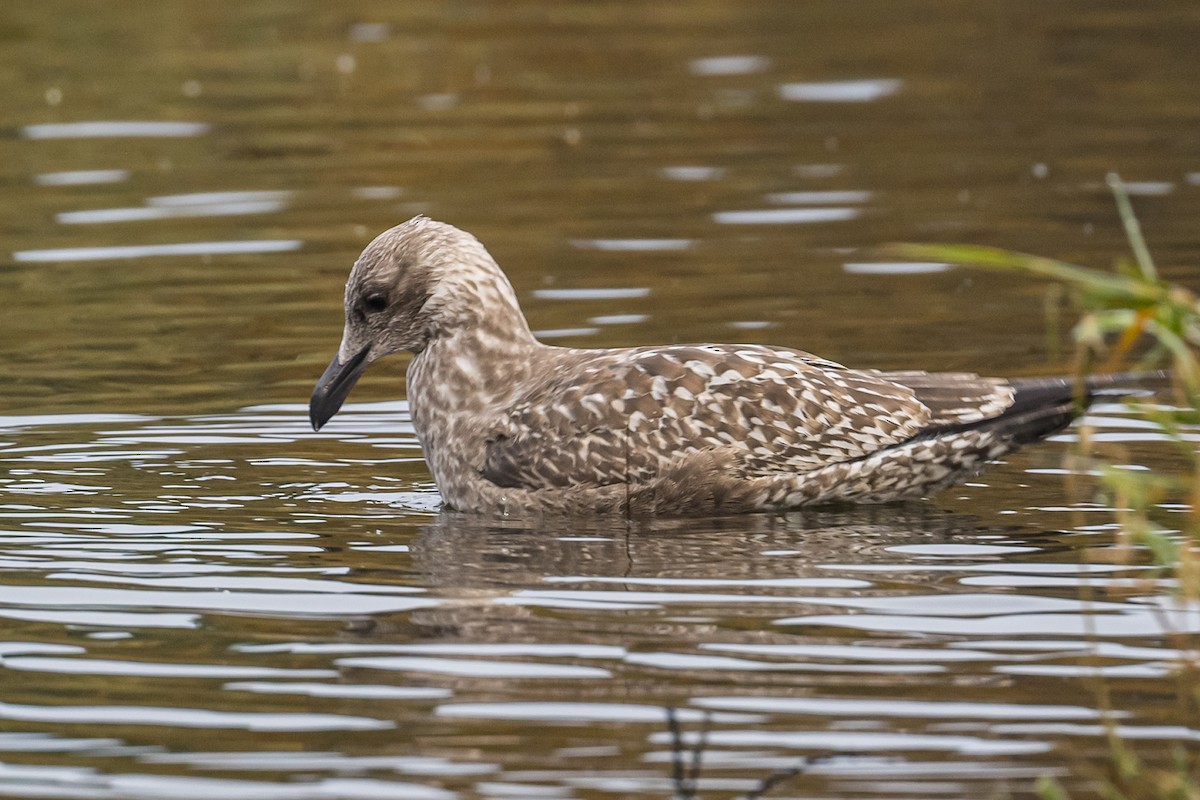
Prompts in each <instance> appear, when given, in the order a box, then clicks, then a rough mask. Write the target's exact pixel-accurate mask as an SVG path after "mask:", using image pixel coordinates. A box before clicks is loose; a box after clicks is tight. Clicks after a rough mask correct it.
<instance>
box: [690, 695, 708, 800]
mask: <svg viewBox="0 0 1200 800" xmlns="http://www.w3.org/2000/svg"><path fill="white" fill-rule="evenodd" d="M711 730H712V714H710V713H708V712H707V711H705V712H704V722H703V723H702V724H701V727H700V738H699V739H698V740H697V741H696V747H695V749H693V750H692V764H691V768H690V769H688V791H689V792H691V794H692V796H693V797H694V796H695V794H696V784H697V783H699V782H700V765H701V762H702V761H703V760H704V750H705V749H706V748H707V747H708V734H709V731H711Z"/></svg>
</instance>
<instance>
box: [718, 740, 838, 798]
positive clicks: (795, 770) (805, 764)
mask: <svg viewBox="0 0 1200 800" xmlns="http://www.w3.org/2000/svg"><path fill="white" fill-rule="evenodd" d="M854 755H857V753H847V752H841V753H825V754H823V755H819V756H810V757H808V758H805V759H802V760H801V762H800V763H799V764H797V765H796V766H794V767H789V768H787V769H780V770H776V771H775V772H773V773H771V774H770V775H768V776H767V777H765V778H763V779H762V780H761V781H759V783H758V786H757V787H755V788H754V789H753V790H752V791H750V792H747V793H746V794H744V795H743V796H742V798H741V800H760V798H762V796H763V795H765V794H766V793H767V792H769V791H771V790H772V789H774V788H775V787H776V786H779V785H780V784H781V783H784V782H785V781H789V780H791V779H792V778H794V777H796V776H797V775H801V774H803V773H805V772H807V771H808V770H809V769H810V768H812V767H815V766H817V765H819V764H824V763H826V762H828V761H833V760H834V759H835V758H845V757H847V756H854Z"/></svg>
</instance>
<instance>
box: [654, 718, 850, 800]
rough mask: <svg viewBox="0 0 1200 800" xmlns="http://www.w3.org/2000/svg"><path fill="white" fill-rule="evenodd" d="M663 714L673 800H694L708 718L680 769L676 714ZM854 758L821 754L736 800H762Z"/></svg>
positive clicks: (709, 726)
mask: <svg viewBox="0 0 1200 800" xmlns="http://www.w3.org/2000/svg"><path fill="white" fill-rule="evenodd" d="M663 710H664V711H666V712H667V729H668V730H669V731H670V732H671V782H672V783H673V784H674V786H675V795H674V800H698V798H699V795H698V794H696V790H697V788H698V787H699V784H700V770H701V768H702V766H703V763H704V751H705V750H706V749H707V748H708V737H709V733H710V732H711V731H712V714H709V713H708V712H705V714H704V720H703V722H702V724H701V728H700V733H699V735H698V737H697V739H696V746H695V747H693V748H691V759H690V763H688V765H687V767H686V768H685V767H684V763H683V762H684V749H685V744H684V737H683V731H682V730H681V728H680V725H679V712H678V710H677V709H674V708H669V707H668V708H664V709H663ZM854 755H858V754H857V753H852V752H835V753H824V754H822V755H818V756H810V757H808V758H802V759H800V762H799V763H798V764H797V765H796V766H794V767H788V768H786V769H779V770H776V771H775V772H773V773H771V774H770V775H768V776H767V777H765V778H763V779H762V780H760V781H759V782H758V786H756V787H754V788H753V789H751V790H750V791H749V792H747V793H746V794H744V795H742V797H741V798H740V800H762V798H763V796H764V795H766V793H767V792H769V791H771V790H772V789H774V788H776V787H777V786H780V785H781V784H783V783H785V782H787V781H789V780H791V779H792V778H794V777H796V776H797V775H802V774H804V773H805V772H807V771H808V770H809V769H810V768H812V767H815V766H817V765H819V764H824V763H827V762H829V761H832V760H834V759H837V758H844V757H847V756H854Z"/></svg>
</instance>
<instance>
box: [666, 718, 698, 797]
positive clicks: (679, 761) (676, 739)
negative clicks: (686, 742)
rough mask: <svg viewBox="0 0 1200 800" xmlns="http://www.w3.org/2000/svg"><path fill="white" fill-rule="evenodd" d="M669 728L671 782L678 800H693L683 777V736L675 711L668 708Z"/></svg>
mask: <svg viewBox="0 0 1200 800" xmlns="http://www.w3.org/2000/svg"><path fill="white" fill-rule="evenodd" d="M666 712H667V728H668V729H669V730H670V731H671V782H672V783H674V784H675V798H676V800H692V797H693V795H692V794H691V793H690V792H688V790H687V785H686V782H685V780H684V777H683V734H682V733H680V731H679V718H678V716H677V715H676V713H675V709H673V708H667V709H666Z"/></svg>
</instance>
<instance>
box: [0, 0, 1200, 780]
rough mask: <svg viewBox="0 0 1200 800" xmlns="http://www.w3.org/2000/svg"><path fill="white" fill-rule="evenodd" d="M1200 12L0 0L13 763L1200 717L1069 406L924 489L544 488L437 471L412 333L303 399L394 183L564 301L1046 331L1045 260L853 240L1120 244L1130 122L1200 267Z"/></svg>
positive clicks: (252, 769)
mask: <svg viewBox="0 0 1200 800" xmlns="http://www.w3.org/2000/svg"><path fill="white" fill-rule="evenodd" d="M64 19H69V20H70V22H71V24H69V25H67V24H64ZM1198 35H1200V19H1198V18H1197V15H1196V12H1195V10H1194V9H1193V8H1192V6H1191V5H1190V4H1185V3H1167V4H1163V5H1160V6H1156V7H1155V8H1154V9H1151V10H1145V9H1124V8H1121V7H1118V6H1112V5H1096V4H1095V3H1084V2H1066V3H1060V4H1057V5H1056V6H1054V7H1053V8H1048V7H1045V6H1044V5H1043V4H1038V3H1032V2H1015V3H1005V4H971V5H962V4H955V3H947V2H937V1H935V0H913V2H905V3H894V2H881V1H878V0H864V2H859V3H852V4H850V3H833V2H813V3H805V4H796V3H792V2H783V1H782V0H780V1H779V2H762V3H757V4H753V5H749V6H748V5H746V4H743V3H726V2H715V1H713V2H710V1H708V0H700V1H698V2H691V3H684V4H676V5H668V6H664V7H661V8H658V7H656V8H650V7H648V6H645V5H644V4H640V3H624V2H609V1H608V0H605V1H604V2H598V3H588V4H559V3H544V2H521V3H510V4H501V5H493V4H484V3H475V2H463V3H453V4H441V3H408V4H403V5H396V4H392V3H379V2H368V1H366V0H364V1H363V2H352V3H348V4H347V3H343V4H336V5H330V4H319V3H297V4H291V5H278V4H271V3H248V4H241V5H239V6H238V7H237V8H232V7H226V6H217V5H211V4H209V5H205V4H184V3H177V2H167V3H161V4H157V5H154V6H150V7H143V6H141V5H138V6H134V5H132V4H129V5H122V4H110V5H104V6H95V5H93V4H84V3H67V4H65V5H64V4H56V5H54V6H50V5H48V4H42V5H38V4H30V3H24V4H21V3H18V4H14V5H13V6H12V7H11V8H6V10H5V13H4V14H3V19H0V37H2V39H3V41H4V47H3V48H0V65H2V66H3V67H4V68H3V69H0V86H2V87H3V90H4V96H5V97H6V99H7V102H6V104H5V107H4V109H3V111H0V115H2V118H3V126H4V130H5V131H6V132H7V134H8V135H7V136H5V137H0V154H2V155H3V159H2V160H0V164H2V165H3V166H0V180H2V181H3V182H4V185H5V187H6V188H7V191H6V192H4V194H3V199H2V200H0V203H3V210H4V214H3V220H4V221H3V223H2V225H3V231H4V245H3V248H0V293H2V296H3V297H4V298H5V299H6V302H5V303H4V313H3V314H2V315H0V362H2V363H3V365H4V369H3V370H2V372H3V375H2V377H0V386H2V387H3V393H2V395H0V396H2V397H3V407H2V408H0V459H3V467H4V472H3V474H2V475H0V570H2V574H0V584H2V586H0V669H2V670H3V681H2V682H0V794H2V795H5V796H12V797H55V798H59V797H61V798H82V797H87V798H161V797H174V798H190V797H196V798H207V797H211V796H213V795H214V794H218V793H219V794H221V795H222V796H225V797H230V798H256V799H257V798H276V797H278V798H284V797H286V798H289V799H291V798H375V797H404V798H416V799H417V800H421V798H437V799H441V798H463V799H464V800H468V799H469V798H514V797H515V798H539V797H554V798H573V797H575V798H604V797H621V798H640V797H647V798H661V797H669V796H671V794H672V791H673V784H672V780H671V775H672V768H673V767H672V762H673V759H674V757H675V755H674V754H675V751H676V750H678V749H679V748H680V747H683V748H688V747H692V746H694V745H696V744H698V743H699V742H700V741H701V740H703V741H704V749H705V754H704V760H703V764H704V766H703V770H702V773H701V780H700V785H699V790H700V794H701V795H702V796H703V797H714V798H721V797H736V796H739V795H740V794H744V793H745V792H748V791H751V790H753V789H754V788H755V787H756V786H757V785H758V782H759V781H761V780H762V779H764V778H766V777H767V776H769V775H771V774H773V773H774V772H775V771H776V770H786V769H791V768H795V767H798V766H801V765H803V764H804V763H805V760H806V759H810V760H812V762H813V763H812V764H811V766H809V768H807V769H806V770H804V771H803V772H802V774H799V775H797V776H796V777H794V778H792V779H791V780H790V781H788V782H787V783H786V784H783V785H781V786H780V787H778V788H777V789H776V790H775V792H774V795H775V796H780V797H784V796H790V797H838V798H877V797H883V796H886V797H912V798H928V797H980V796H1013V797H1023V796H1029V795H1030V794H1031V793H1032V787H1033V782H1034V780H1035V779H1036V778H1037V777H1038V776H1043V775H1052V776H1058V777H1060V779H1062V780H1063V781H1064V782H1065V783H1066V784H1067V785H1068V786H1069V787H1070V788H1072V789H1073V790H1074V791H1075V792H1076V794H1077V796H1086V793H1087V791H1088V785H1089V784H1088V783H1087V782H1088V781H1089V780H1090V775H1091V773H1089V771H1088V770H1089V769H1091V768H1092V767H1095V766H1097V765H1103V764H1104V763H1105V761H1106V758H1107V757H1106V745H1105V730H1106V726H1107V725H1110V724H1113V725H1116V726H1117V728H1118V730H1119V731H1120V733H1121V734H1122V735H1123V736H1124V737H1125V738H1126V739H1128V740H1129V741H1131V742H1133V743H1135V744H1136V745H1138V746H1140V747H1142V748H1143V752H1145V753H1146V754H1147V755H1148V757H1150V758H1152V759H1153V758H1165V754H1166V753H1167V752H1168V751H1169V746H1170V745H1174V744H1179V745H1182V746H1184V747H1188V748H1191V747H1195V746H1197V745H1196V740H1197V738H1198V737H1200V732H1198V730H1197V729H1196V727H1195V724H1194V720H1193V719H1190V718H1189V717H1188V716H1187V715H1186V713H1184V712H1183V711H1182V710H1181V708H1180V706H1179V705H1178V704H1177V702H1176V696H1175V693H1174V686H1173V683H1172V681H1171V676H1172V674H1173V673H1174V671H1175V670H1176V669H1177V668H1178V665H1179V663H1180V661H1181V659H1186V658H1190V657H1192V653H1191V652H1190V651H1189V646H1190V644H1191V643H1192V642H1193V641H1194V640H1193V639H1192V638H1190V635H1191V634H1194V633H1195V632H1196V629H1197V627H1198V626H1200V622H1197V620H1198V619H1200V618H1198V617H1197V615H1196V613H1195V609H1191V608H1181V607H1179V606H1178V605H1177V603H1176V601H1175V600H1174V599H1173V597H1172V595H1171V589H1172V586H1171V584H1170V583H1169V582H1167V581H1163V580H1160V579H1158V577H1157V576H1156V575H1155V573H1154V572H1153V571H1152V570H1149V569H1147V568H1146V567H1145V566H1144V564H1140V563H1137V562H1136V561H1135V563H1132V564H1131V563H1126V562H1124V561H1121V560H1119V559H1117V558H1115V557H1112V552H1113V548H1112V545H1113V539H1114V532H1113V521H1112V520H1113V517H1112V510H1111V509H1110V508H1108V507H1107V506H1106V505H1105V504H1104V503H1092V502H1081V500H1080V498H1081V497H1090V496H1089V495H1079V494H1070V493H1068V492H1067V491H1066V489H1065V488H1064V474H1063V473H1064V472H1066V471H1067V470H1065V469H1064V462H1063V455H1064V453H1065V452H1066V449H1067V446H1068V441H1069V439H1070V438H1071V436H1070V435H1067V436H1064V437H1059V438H1058V439H1057V440H1056V441H1055V442H1051V443H1049V444H1047V445H1044V446H1042V447H1039V448H1036V449H1031V450H1030V451H1028V452H1026V453H1022V454H1018V455H1017V456H1014V457H1012V458H1011V459H1009V461H1008V462H1007V463H1005V464H1002V465H997V466H996V467H995V468H994V469H992V470H991V471H989V472H988V473H987V474H986V475H984V476H982V477H981V478H979V479H978V480H975V481H973V482H971V483H970V484H968V485H966V486H964V487H960V488H957V489H953V490H950V491H948V492H946V493H944V494H943V495H942V496H941V497H939V498H937V500H936V501H934V502H931V503H926V504H913V505H905V506H889V507H882V508H875V509H863V510H860V511H853V512H851V511H839V512H832V511H831V512H808V513H796V514H787V515H759V516H753V517H745V518H738V519H716V520H701V521H696V520H691V521H686V522H680V521H660V522H653V523H650V522H639V523H632V524H625V523H623V522H620V521H616V522H614V521H603V520H597V521H594V522H587V523H584V522H578V521H577V522H571V523H567V522H562V523H553V522H550V523H546V522H543V523H539V524H529V523H522V522H520V521H511V520H508V521H488V520H481V519H475V518H471V517H466V516H462V515H455V514H443V513H439V511H438V498H437V495H436V492H435V491H434V488H433V486H432V483H431V479H430V476H429V473H428V470H427V469H426V467H425V464H424V462H423V460H422V457H421V452H420V449H419V447H418V445H417V442H416V439H415V436H414V434H413V431H412V427H411V424H410V422H409V418H408V412H407V406H406V405H405V404H404V402H403V388H404V387H403V380H402V377H401V376H402V370H403V364H404V359H403V358H399V357H398V358H395V359H392V362H393V363H392V364H391V369H389V368H388V366H387V364H380V365H379V366H377V367H376V368H375V369H374V370H373V371H372V372H371V374H369V375H368V376H367V377H366V378H365V379H364V380H363V382H362V384H361V385H360V387H359V388H358V389H357V390H356V392H355V395H354V397H353V400H354V401H355V402H353V403H351V404H350V405H348V406H347V408H346V409H345V410H344V411H343V413H342V414H341V415H339V416H338V417H337V418H336V419H335V420H334V421H333V422H332V423H331V424H330V425H329V426H328V427H327V428H326V429H324V430H323V431H322V432H321V433H320V434H313V433H312V432H311V431H310V430H309V429H308V426H307V421H306V419H305V407H304V402H305V400H306V398H307V396H308V393H309V392H310V390H311V387H312V384H313V382H314V380H315V378H316V377H317V376H318V375H319V374H320V372H321V370H322V368H323V367H324V365H325V364H326V363H327V361H328V359H329V357H330V355H331V354H332V352H333V350H334V348H335V347H336V344H337V340H338V337H339V335H340V325H341V319H340V315H341V311H340V295H341V286H342V282H343V281H344V278H345V273H346V271H347V270H348V268H349V265H350V264H351V263H352V262H353V259H354V257H355V255H356V254H357V252H358V251H359V250H360V249H361V248H362V246H363V245H364V244H365V243H366V242H367V241H369V240H370V239H371V238H372V237H373V236H374V235H375V234H376V233H378V232H379V231H380V230H383V229H384V228H387V227H390V226H392V225H394V224H397V223H398V222H401V221H403V220H404V219H406V218H407V217H409V216H411V215H412V214H415V213H428V214H430V215H432V216H434V217H436V218H439V219H444V220H447V221H450V222H453V223H455V224H458V225H460V226H462V227H464V228H467V229H469V230H471V231H473V232H474V233H476V234H477V235H479V236H480V238H481V239H483V241H484V242H485V243H487V244H488V246H489V247H490V249H491V250H492V252H493V253H494V254H495V255H496V256H497V258H498V259H499V260H500V262H501V263H502V264H503V265H504V266H505V268H506V269H507V271H508V272H509V274H510V276H511V277H512V280H513V283H514V285H515V286H516V288H517V291H518V294H519V295H520V297H521V300H522V303H523V306H524V308H525V309H526V312H527V314H528V316H529V318H530V323H531V325H532V327H533V328H534V329H535V330H537V331H539V332H541V335H542V336H543V337H544V338H545V339H546V340H547V341H551V342H554V343H556V344H570V345H574V346H615V345H626V344H640V343H649V342H658V341H714V340H725V341H757V342H773V343H778V344H783V345H788V346H793V347H799V348H803V349H807V350H811V351H813V352H816V353H820V354H821V355H824V356H827V357H831V358H835V359H839V360H842V361H845V362H847V363H851V364H853V365H856V366H874V367H881V368H894V369H901V368H928V369H968V370H976V371H983V372H989V373H997V374H1042V373H1049V372H1055V371H1059V370H1062V369H1065V361H1064V358H1063V357H1062V356H1061V354H1058V353H1056V352H1055V351H1054V350H1053V348H1051V347H1050V345H1049V344H1048V341H1047V336H1046V333H1045V325H1044V316H1043V306H1044V297H1045V294H1044V287H1042V286H1039V285H1031V284H1027V283H1023V282H1021V281H1018V280H1016V279H1014V278H1011V277H1006V276H999V275H992V274H980V273H975V272H969V271H964V270H961V269H958V268H952V267H949V266H947V265H944V264H928V263H926V264H897V263H894V262H892V261H889V260H888V259H887V258H886V257H884V256H881V255H880V254H879V253H878V252H876V251H875V250H874V248H875V247H876V246H877V245H879V244H882V243H885V242H888V241H897V240H900V241H953V242H973V243H984V244H990V245H997V246H1002V247H1009V248H1013V249H1018V250H1025V251H1029V252H1037V253H1044V254H1047V255H1052V256H1056V257H1060V258H1066V259H1071V260H1077V261H1081V262H1084V263H1089V264H1093V265H1097V266H1102V265H1107V264H1109V263H1111V262H1112V260H1113V258H1114V257H1115V256H1116V255H1118V254H1120V253H1123V252H1124V245H1123V243H1122V237H1121V233H1120V230H1119V225H1118V223H1117V220H1116V214H1115V210H1114V208H1113V204H1112V202H1111V200H1110V198H1109V197H1108V195H1107V189H1106V188H1105V186H1104V175H1105V173H1106V172H1108V171H1110V170H1115V171H1118V172H1120V173H1121V174H1122V175H1123V176H1124V177H1125V178H1126V179H1127V180H1128V181H1130V182H1131V185H1132V188H1133V190H1134V194H1135V204H1136V207H1137V210H1138V212H1139V214H1140V216H1141V218H1142V222H1143V226H1144V227H1145V229H1146V232H1147V235H1148V237H1149V239H1150V241H1151V243H1152V246H1153V248H1154V251H1155V255H1156V257H1157V261H1158V264H1159V267H1160V270H1161V271H1162V272H1163V273H1164V275H1166V276H1168V277H1169V278H1171V279H1172V280H1176V281H1180V282H1182V283H1185V284H1188V285H1190V284H1192V283H1194V282H1195V281H1196V279H1197V274H1196V272H1195V269H1194V267H1195V264H1196V263H1197V256H1198V254H1200V245H1198V244H1197V240H1196V237H1195V220H1196V219H1197V212H1198V210H1200V145H1198V144H1197V143H1198V142H1200V140H1198V139H1197V138H1196V136H1195V131H1196V130H1197V129H1198V126H1200V96H1198V95H1200V89H1198V88H1197V83H1196V81H1195V80H1194V77H1195V76H1194V68H1193V67H1192V63H1193V62H1194V57H1193V50H1194V42H1195V41H1196V37H1197V36H1198ZM1089 422H1090V423H1091V424H1092V425H1093V426H1094V428H1095V430H1096V436H1095V438H1096V439H1098V440H1101V441H1104V442H1106V443H1107V446H1109V447H1110V448H1112V449H1111V451H1110V452H1111V453H1112V456H1113V458H1115V459H1117V460H1118V461H1119V462H1120V463H1123V464H1125V465H1127V466H1129V467H1130V468H1147V467H1149V468H1156V469H1162V468H1167V467H1169V466H1171V465H1173V464H1174V463H1175V456H1174V455H1173V453H1172V452H1171V449H1170V447H1169V446H1168V445H1167V444H1165V443H1164V442H1163V441H1162V436H1161V434H1159V433H1158V432H1157V431H1155V430H1153V429H1148V428H1145V427H1144V426H1141V425H1139V423H1137V422H1136V421H1135V420H1133V419H1131V418H1130V417H1129V414H1128V412H1127V411H1126V410H1125V409H1123V408H1122V407H1120V406H1115V405H1109V406H1103V407H1100V408H1097V409H1096V410H1095V411H1094V413H1093V414H1092V415H1091V417H1090V418H1089ZM1189 435H1194V432H1189ZM1168 510H1171V511H1182V510H1184V509H1183V507H1182V506H1170V507H1169V508H1168ZM1081 553H1083V554H1087V555H1088V556H1089V558H1090V564H1089V565H1088V566H1083V565H1081ZM1101 681H1102V682H1103V683H1101ZM1101 688H1104V689H1105V690H1106V693H1102V692H1101V691H1100V690H1101ZM668 707H669V708H674V709H677V714H676V718H677V722H678V726H679V730H678V734H679V735H678V737H676V736H674V735H673V733H672V730H671V728H670V726H669V725H668V722H667V715H666V713H665V711H664V709H665V708H668Z"/></svg>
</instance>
